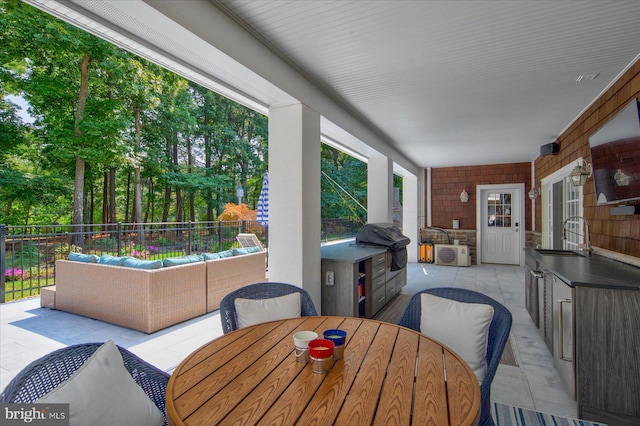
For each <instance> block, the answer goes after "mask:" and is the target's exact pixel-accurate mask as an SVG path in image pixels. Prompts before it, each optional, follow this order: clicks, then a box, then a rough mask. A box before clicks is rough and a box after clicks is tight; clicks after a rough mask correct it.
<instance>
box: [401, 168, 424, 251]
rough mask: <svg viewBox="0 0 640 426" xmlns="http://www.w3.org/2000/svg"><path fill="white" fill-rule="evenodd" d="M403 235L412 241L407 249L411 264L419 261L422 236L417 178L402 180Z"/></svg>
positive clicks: (410, 177)
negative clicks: (419, 222)
mask: <svg viewBox="0 0 640 426" xmlns="http://www.w3.org/2000/svg"><path fill="white" fill-rule="evenodd" d="M402 195H403V196H402V233H403V234H404V235H406V236H407V237H409V238H410V239H411V244H410V245H409V246H408V247H407V255H408V259H407V260H408V261H409V262H417V261H418V250H419V246H420V235H418V229H419V228H420V225H419V224H418V210H419V209H418V200H419V199H420V197H418V179H417V178H416V177H415V176H404V177H403V178H402Z"/></svg>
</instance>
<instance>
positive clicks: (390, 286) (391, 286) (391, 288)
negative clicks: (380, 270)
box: [385, 278, 400, 300]
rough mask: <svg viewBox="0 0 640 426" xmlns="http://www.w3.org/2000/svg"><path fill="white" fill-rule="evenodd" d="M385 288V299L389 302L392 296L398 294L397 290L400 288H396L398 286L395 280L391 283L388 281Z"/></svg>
mask: <svg viewBox="0 0 640 426" xmlns="http://www.w3.org/2000/svg"><path fill="white" fill-rule="evenodd" d="M385 288H386V290H387V291H386V292H385V299H386V300H391V299H392V298H393V296H395V295H396V293H397V292H398V290H399V289H400V287H398V285H397V284H396V280H395V278H394V279H392V280H391V281H389V282H388V283H387V285H386V287H385Z"/></svg>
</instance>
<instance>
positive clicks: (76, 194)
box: [71, 55, 91, 247]
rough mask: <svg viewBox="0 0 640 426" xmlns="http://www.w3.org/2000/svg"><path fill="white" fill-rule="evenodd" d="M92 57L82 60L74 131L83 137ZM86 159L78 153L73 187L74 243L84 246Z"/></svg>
mask: <svg viewBox="0 0 640 426" xmlns="http://www.w3.org/2000/svg"><path fill="white" fill-rule="evenodd" d="M90 63H91V58H89V55H84V57H83V58H82V61H81V62H80V90H79V91H78V103H77V105H76V112H75V123H74V128H73V130H74V132H75V135H76V138H78V139H80V138H81V137H82V130H80V123H81V122H82V119H83V118H84V110H85V108H86V106H87V98H88V97H89V64H90ZM84 167H85V166H84V159H82V158H80V157H79V156H77V155H76V170H75V178H74V187H73V218H72V222H71V223H72V224H73V230H74V232H75V233H74V235H73V244H75V245H76V246H78V247H82V245H83V244H82V235H81V234H80V231H81V230H82V222H83V216H82V213H83V203H82V201H83V194H84Z"/></svg>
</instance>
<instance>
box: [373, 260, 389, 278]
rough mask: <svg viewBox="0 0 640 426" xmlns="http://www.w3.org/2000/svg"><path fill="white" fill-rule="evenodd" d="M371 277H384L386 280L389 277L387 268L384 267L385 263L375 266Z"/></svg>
mask: <svg viewBox="0 0 640 426" xmlns="http://www.w3.org/2000/svg"><path fill="white" fill-rule="evenodd" d="M371 276H372V277H373V278H374V279H376V278H378V277H382V278H383V279H386V277H387V267H386V266H385V265H384V263H381V264H379V265H377V266H373V267H372V268H371Z"/></svg>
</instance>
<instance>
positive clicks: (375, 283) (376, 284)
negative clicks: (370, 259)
mask: <svg viewBox="0 0 640 426" xmlns="http://www.w3.org/2000/svg"><path fill="white" fill-rule="evenodd" d="M386 280H387V277H386V275H384V274H383V275H379V276H377V277H375V278H374V279H373V280H371V288H372V289H373V291H376V289H378V288H380V286H383V285H384V283H385V282H386Z"/></svg>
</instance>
